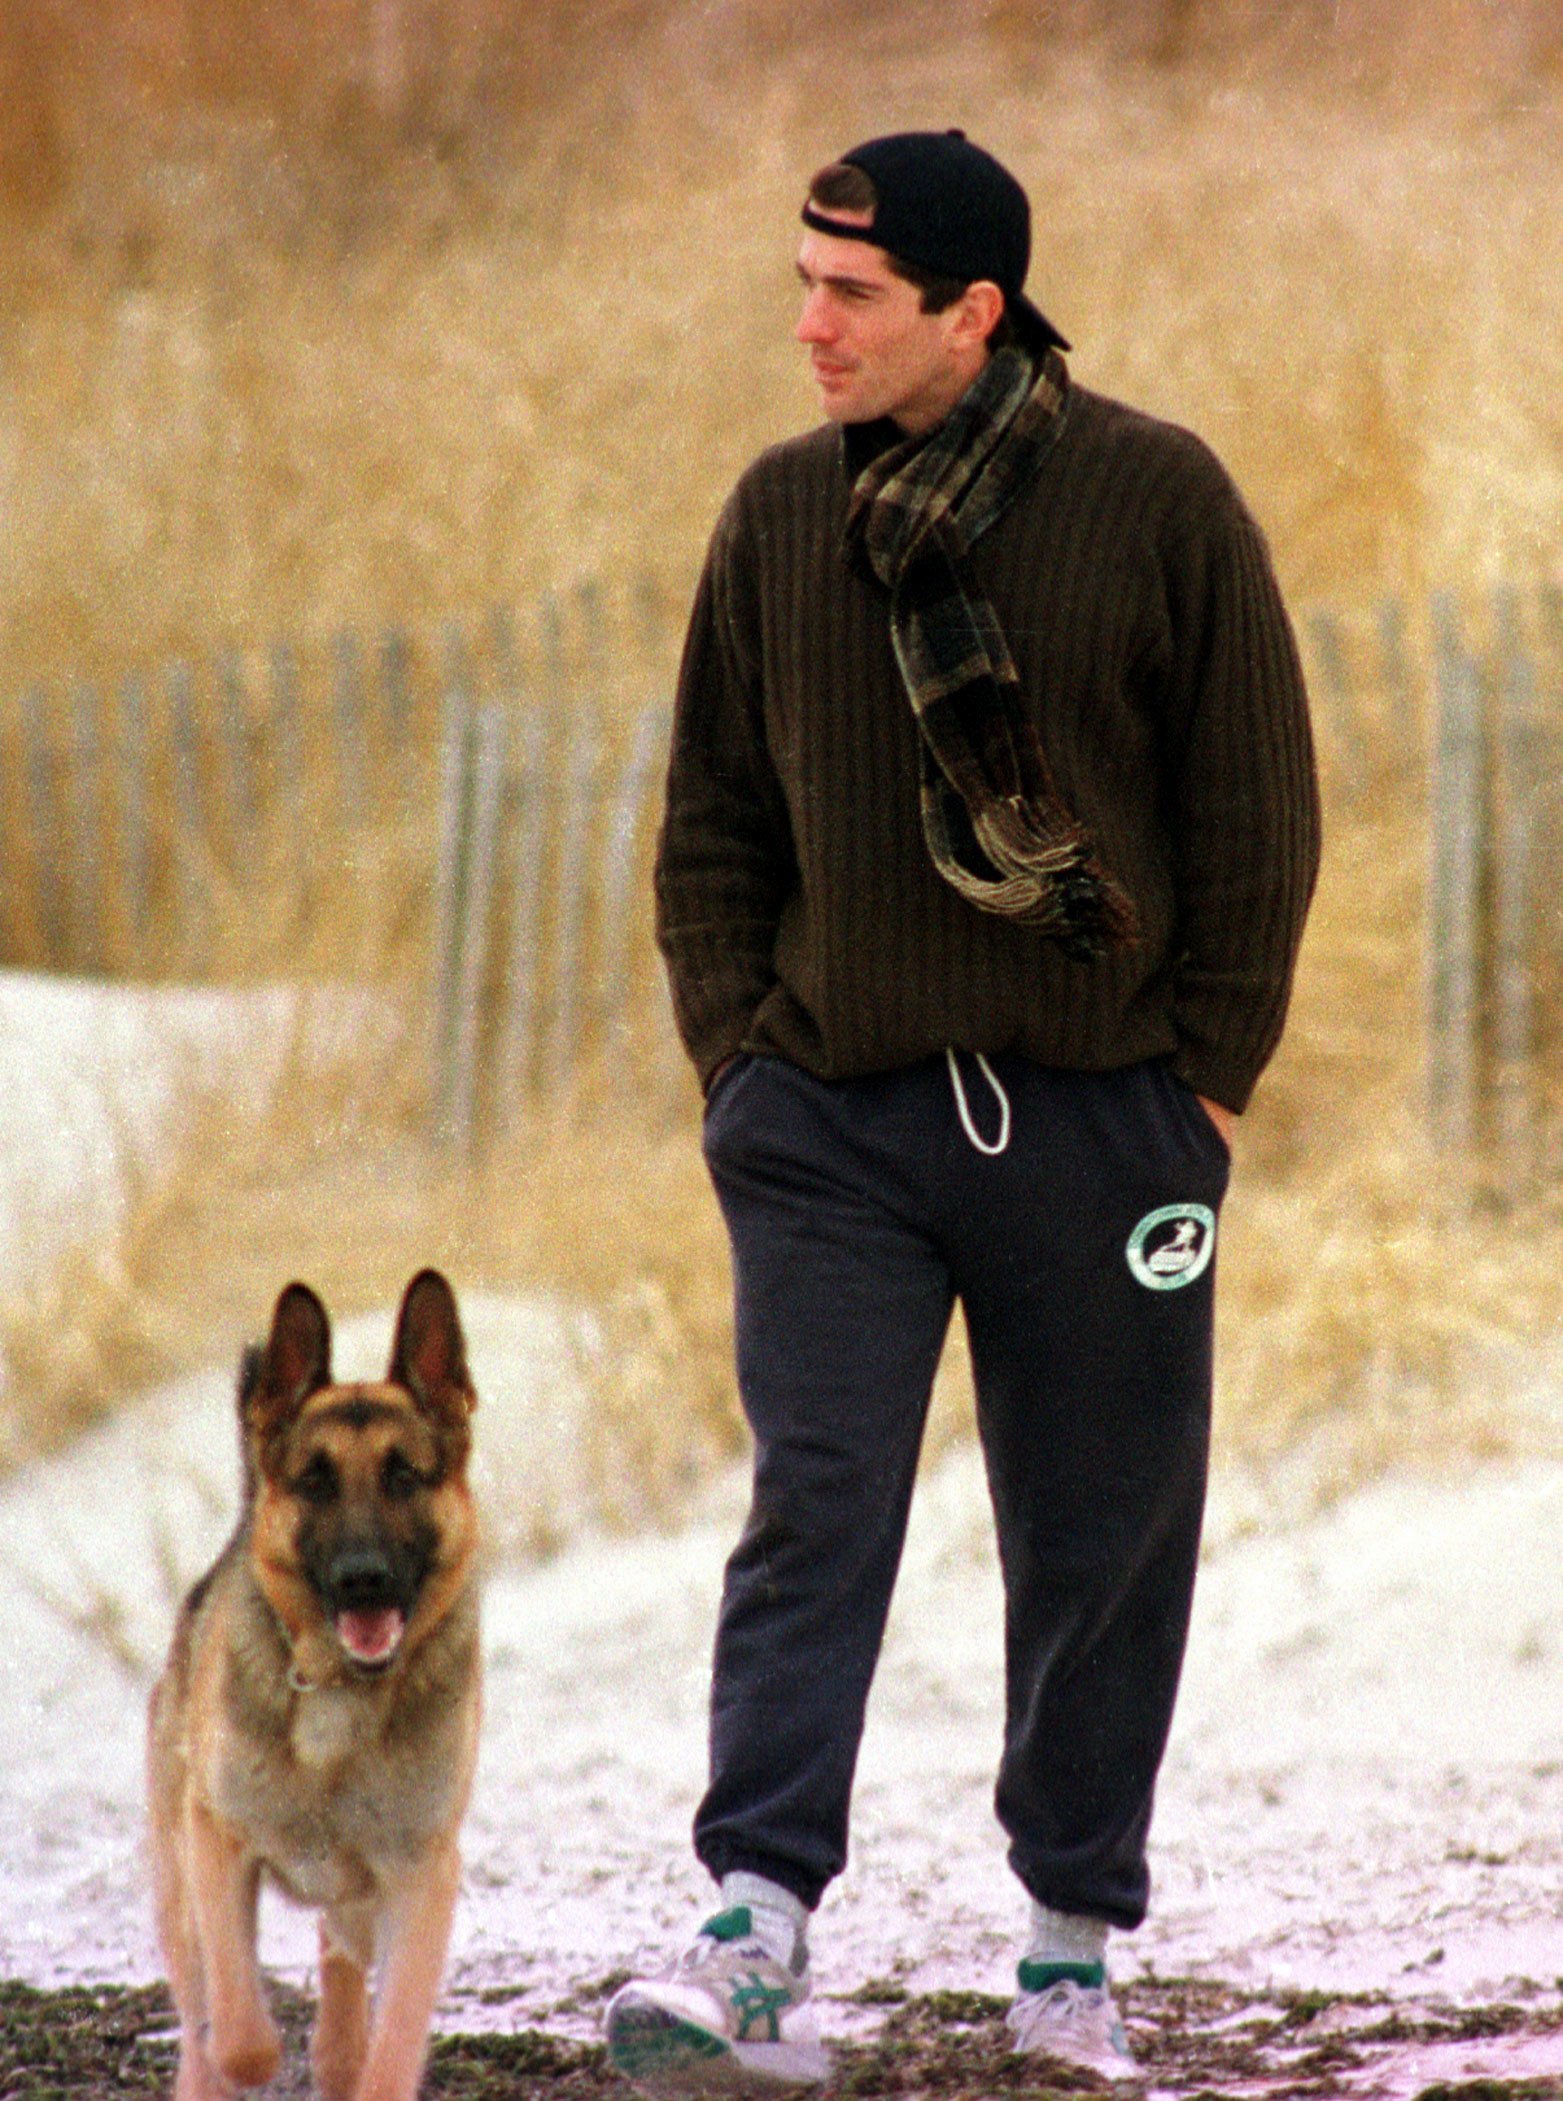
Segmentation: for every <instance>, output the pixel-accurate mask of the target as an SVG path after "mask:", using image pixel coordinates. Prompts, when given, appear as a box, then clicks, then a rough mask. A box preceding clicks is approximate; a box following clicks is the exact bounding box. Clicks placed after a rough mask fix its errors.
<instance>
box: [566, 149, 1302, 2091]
mask: <svg viewBox="0 0 1563 2101" xmlns="http://www.w3.org/2000/svg"><path fill="white" fill-rule="evenodd" d="M803 221H804V229H805V230H804V234H803V238H802V244H801V246H800V249H799V253H798V270H799V276H800V279H801V282H802V288H803V311H802V317H801V319H800V321H799V324H798V329H797V334H798V338H799V340H800V341H801V342H802V343H804V344H805V345H806V346H807V347H808V350H809V353H810V357H811V360H812V364H813V369H814V375H815V378H816V381H817V383H818V386H819V389H820V394H821V397H822V400H823V404H824V410H825V416H826V419H827V420H826V422H825V424H824V426H823V427H822V428H821V429H818V430H816V431H814V432H812V433H810V434H809V435H808V436H806V437H803V438H800V439H795V440H792V441H790V442H788V443H785V444H782V445H778V446H775V447H773V448H772V449H771V450H769V451H768V452H766V453H765V454H763V455H762V457H761V458H760V459H759V460H758V461H757V462H756V463H755V465H754V466H753V467H752V468H750V469H749V471H748V472H747V473H746V474H745V475H744V476H743V478H742V480H741V481H740V482H739V484H738V487H737V488H736V490H735V491H734V493H733V495H732V497H731V498H730V500H729V502H728V504H727V506H726V507H725V509H724V511H723V513H722V516H721V518H720V520H719V522H718V524H717V528H716V532H715V535H714V537H713V540H712V543H711V549H710V553H709V556H708V559H707V562H706V567H705V571H704V574H703V577H702V579H701V583H700V588H699V593H698V596H697V598H696V601H695V606H694V610H693V614H692V618H691V623H690V630H689V638H688V643H687V647H686V651H685V657H684V665H683V671H682V675H681V682H680V690H679V700H678V709H677V716H676V722H675V728H674V736H673V751H672V758H671V764H670V770H669V776H668V796H667V813H666V819H665V823H664V829H663V834H662V839H661V846H660V853H659V859H658V868H657V899H658V913H659V935H660V940H661V944H662V948H663V952H664V954H665V956H666V959H667V964H668V969H669V973H670V977H671V982H672V989H673V997H674V1003H675V1007H676V1011H677V1015H678V1020H679V1026H680V1029H681V1031H682V1034H683V1037H684V1041H685V1043H686V1045H687V1048H688V1050H689V1054H690V1056H691V1058H692V1059H693V1060H694V1062H695V1065H696V1067H697V1069H698V1071H699V1073H700V1076H701V1079H702V1081H703V1083H704V1084H705V1086H706V1089H707V1107H706V1115H705V1148H706V1156H707V1159H708V1162H709V1165H710V1169H711V1173H712V1175H713V1177H714V1180H715V1184H716V1189H717V1194H718V1197H719V1199H720V1201H721V1205H722V1209H723V1212H724V1215H725V1218H726V1222H727V1225H728V1229H729V1233H730V1237H731V1242H732V1251H733V1266H734V1275H735V1289H736V1316H737V1341H738V1371H739V1383H740V1388H741V1391H742V1396H743V1402H744V1407H745V1410H746V1412H747V1415H748V1418H749V1422H750V1425H751V1427H752V1430H753V1433H754V1440H755V1460H754V1495H753V1504H752V1508H751V1511H750V1515H749V1519H748V1522H747V1524H746V1526H745V1529H744V1532H743V1536H742V1538H741V1539H740V1541H739V1543H738V1546H737V1548H736V1550H735V1552H734V1554H733V1556H732V1558H731V1560H730V1562H729V1564H728V1568H727V1575H726V1583H725V1589H724V1594H723V1601H722V1609H721V1616H720V1623H719V1627H718V1632H717V1639H716V1655H715V1664H714V1676H713V1685H712V1702H711V1739H710V1756H711V1767H710V1784H709V1787H708V1789H707V1792H706V1795H705V1798H704V1800H703V1801H702V1803H701V1804H700V1808H699V1811H698V1814H697V1817H696V1820H695V1834H694V1836H695V1850H696V1852H697V1854H698V1856H699V1858H700V1860H701V1861H702V1862H703V1863H704V1865H705V1866H706V1867H707V1868H708V1869H709V1871H710V1872H711V1874H712V1875H713V1876H714V1877H715V1878H716V1879H717V1881H718V1882H719V1884H720V1889H721V1903H720V1909H719V1910H718V1911H717V1913H716V1915H715V1916H714V1917H713V1918H711V1919H710V1920H708V1921H707V1923H706V1924H705V1925H704V1926H703V1927H702V1928H701V1929H700V1931H699V1932H698V1933H697V1934H695V1936H694V1937H693V1941H692V1944H691V1946H690V1947H689V1948H688V1949H687V1950H686V1952H685V1953H684V1955H683V1956H682V1957H681V1958H680V1959H679V1960H678V1961H677V1962H676V1963H675V1964H674V1965H673V1966H672V1967H671V1968H670V1969H669V1970H668V1971H667V1972H666V1973H665V1974H664V1975H662V1976H660V1977H656V1978H638V1979H636V1980H635V1981H633V1982H632V1983H630V1984H628V1985H626V1986H625V1987H624V1988H623V1989H622V1990H621V1991H620V1992H619V1993H618V1994H617V1996H616V1997H615V1999H614V2000H613V2002H612V2004H611V2006H610V2008H609V2012H608V2019H607V2028H608V2037H609V2045H610V2050H611V2053H612V2055H613V2058H614V2060H615V2062H616V2063H617V2064H618V2065H619V2066H620V2068H621V2069H622V2070H624V2071H626V2072H627V2073H628V2074H629V2075H630V2076H631V2077H633V2078H638V2079H641V2080H642V2081H644V2082H646V2083H648V2084H658V2083H661V2084H664V2085H666V2086H668V2087H669V2088H671V2089H674V2090H678V2091H688V2090H691V2089H693V2088H695V2087H697V2086H700V2085H702V2084H706V2083H709V2084H712V2085H729V2086H730V2085H733V2084H739V2085H742V2084H746V2083H753V2084H754V2085H756V2086H759V2087H764V2086H766V2085H778V2086H779V2085H785V2084H788V2083H807V2082H810V2081H814V2080H818V2079H820V2078H822V2077H823V2076H824V2075H825V2072H826V2070H827V2060H826V2057H825V2054H824V2051H823V2048H822V2046H821V2044H820V2043H819V2041H818V2035H817V2029H816V2028H815V2026H814V2024H813V2008H812V2005H811V2003H810V1966H809V1955H808V1947H807V1928H808V1923H809V1916H810V1914H811V1912H812V1911H813V1909H814V1908H815V1906H816V1905H817V1904H818V1902H819V1899H820V1896H821V1894H822V1892H823V1891H824V1889H825V1888H826V1886H827V1885H828V1884H829V1882H830V1881H831V1879H832V1877H834V1876H835V1875H837V1874H838V1873H839V1872H840V1871H841V1868H842V1866H843V1864H844V1862H845V1858H846V1846H847V1824H848V1806H849V1796H850V1791H851V1784H852V1775H853V1769H854V1764H855V1760H856V1756H857V1749H858V1742H859V1737H860V1734H861V1730H862V1724H863V1716H864V1709H865V1703H866V1700H867V1696H868V1690H869V1684H870V1680H871V1678H872V1675H873V1670H874V1665H875V1662H876V1659H877V1655H878V1651H879V1645H880V1640H881V1636H882V1633H883V1629H884V1624H885V1617H886V1613H887V1610H888V1607H889V1602H890V1594H891V1589H892V1586H893V1583H894V1580H895V1574H896V1567H897V1562H898V1559H899V1555H900V1550H901V1544H902V1539H903V1535H904V1531H905V1525H906V1517H907V1510H908V1506H909V1501H910V1497H911V1493H912V1485H913V1480H914V1476H915V1471H916V1462H917V1452H918V1445H919V1440H920V1438H921V1434H922V1427H923V1420H924V1416H925V1412H926V1408H927V1404H928V1398H929V1392H930V1388H931V1384H932V1379H933V1374H934V1369H935V1365H936V1363H937V1360H938V1356H939V1352H940V1348H941V1346H942V1343H943V1340H944V1336H945V1331H946V1328H947V1326H948V1323H949V1319H950V1315H951V1310H952V1307H953V1304H954V1302H955V1300H956V1299H957V1298H958V1299H959V1300H960V1301H961V1303H962V1306H963V1308H964V1311H965V1317H966V1322H967V1328H968V1332H969V1336H970V1342H971V1354H972V1366H973V1372H974V1377H975V1384H976V1391H977V1411H978V1426H979V1430H980V1434H981V1438H982V1445H983V1451H984V1456H985V1460H986V1464H987V1470H988V1478H989V1483H990V1487H991V1491H992V1498H993V1507H994V1514H995V1519H996V1524H997V1533H998V1545H999V1556H1000V1562H1001V1566H1002V1570H1003V1576H1004V1585H1005V1597H1006V1678H1007V1703H1006V1728H1005V1741H1004V1749H1003V1756H1002V1761H1001V1765H1000V1771H999V1776H998V1787H997V1794H996V1806H997V1812H998V1816H999V1819H1000V1822H1001V1823H1002V1825H1003V1827H1004V1829H1005V1831H1006V1833H1007V1834H1008V1837H1009V1840H1010V1850H1009V1859H1010V1862H1011V1865H1012V1866H1013V1868H1014V1871H1015V1873H1016V1875H1017V1876H1018V1878H1019V1880H1020V1882H1021V1883H1022V1885H1023V1886H1024V1889H1025V1890H1026V1892H1027V1894H1028V1896H1029V1898H1030V1934H1029V1939H1028V1940H1027V1941H1026V1942H1025V1943H1024V1944H1023V1947H1024V1952H1023V1956H1022V1959H1021V1961H1020V1965H1019V1975H1018V1988H1017V1993H1016V1997H1015V2001H1014V2005H1013V2007H1012V2009H1011V2012H1010V2016H1009V2021H1010V2026H1011V2029H1012V2031H1013V2034H1014V2038H1015V2044H1016V2047H1017V2048H1018V2049H1021V2050H1026V2051H1035V2052H1037V2053H1040V2054H1050V2055H1053V2056H1057V2057H1062V2058H1065V2059H1068V2060H1071V2061H1073V2062H1075V2063H1079V2064H1084V2065H1088V2066H1091V2067H1093V2068H1094V2069H1096V2070H1097V2071H1100V2072H1105V2073H1107V2074H1108V2075H1109V2076H1115V2077H1116V2076H1132V2075H1133V2072H1134V2064H1133V2060H1132V2057H1131V2056H1130V2054H1129V2051H1128V2046H1127V2043H1126V2041H1125V2039H1124V2035H1123V2030H1122V2026H1121V2024H1120V2022H1119V2020H1118V2018H1117V2014H1116V2011H1115V2009H1114V2006H1113V2002H1112V1998H1111V1994H1110V1991H1109V1989H1108V1985H1107V1979H1106V1970H1105V1961H1104V1956H1105V1945H1106V1936H1107V1932H1108V1929H1109V1928H1110V1927H1119V1928H1132V1927H1134V1926H1137V1925H1138V1924H1139V1923H1140V1920H1141V1919H1142V1918H1143V1916H1144V1913H1145V1908H1146V1900H1147V1893H1148V1877H1147V1872H1146V1865H1145V1842H1146V1834H1147V1831H1148V1828H1149V1823H1150V1816H1151V1802H1152V1794H1153V1789H1154V1784H1155V1779H1156V1773H1157V1769H1158V1766H1159V1764H1160V1761H1161V1757H1162V1753H1163V1750H1164V1748H1165V1744H1166V1739H1167V1732H1168V1728H1169V1726H1170V1722H1171V1718H1172V1709H1173V1701H1174V1697H1175V1693H1176V1688H1177V1679H1178V1672H1179V1669H1180V1665H1181V1661H1182V1656H1183V1649H1184V1641H1185V1635H1186V1632H1187V1627H1188V1619H1189V1610H1190V1603H1191V1598H1192V1591H1193V1582H1194V1569H1195V1561H1196V1555H1197V1549H1198V1540H1199V1526H1200V1517H1201V1511H1202V1507H1203V1498H1204V1489H1205V1474H1206V1457H1207V1445H1208V1431H1209V1414H1210V1386H1211V1329H1212V1289H1213V1284H1214V1252H1215V1243H1216V1231H1217V1214H1218V1212H1219V1209H1220V1204H1221V1199H1222V1195H1223V1192H1224V1189H1225V1186H1226V1180H1227V1172H1228V1165H1229V1153H1228V1143H1229V1140H1230V1135H1231V1130H1232V1126H1233V1124H1234V1121H1235V1118H1236V1116H1237V1114H1238V1113H1239V1112H1240V1111H1241V1110H1242V1109H1243V1108H1244V1106H1245V1104H1246V1103H1247V1101H1248V1098H1249V1094H1250V1091H1251V1089H1252V1087H1253V1085H1254V1082H1255V1080H1256V1078H1257V1077H1258V1075H1259V1073H1260V1071H1261V1069H1262V1067H1263V1066H1264V1064H1265V1062H1266V1060H1267V1059H1268V1058H1269V1056H1270V1053H1271V1052H1272V1050H1273V1049H1274V1047H1275V1044H1276V1041H1277V1038H1278V1036H1279V1034H1280V1030H1281V1024H1282V1019H1283V1015H1284V1012H1285V1007H1286V1002H1287V997H1288V992H1289V988H1290V981H1291V974H1292V966H1293V961H1294V958H1295V955H1296V950H1297V944H1298V941H1299V939H1300V936H1301V932H1302V925H1303V918H1304V914H1305V912H1306V909H1307V905H1308V899H1309V896H1310V893H1311V889H1312V884H1313V878H1314V873H1315V868H1316V863H1317V854H1318V812H1317V796H1316V790H1315V785H1314V774H1313V763H1312V755H1311V747H1310V742H1309V736H1308V727H1307V719H1306V707H1305V701H1304V695H1303V690H1302V682H1301V677H1300V674H1299V670H1298V665H1297V657H1296V651H1295V648H1294V645H1293V642H1292V638H1291V634H1290V630H1289V628H1288V625H1287V621H1286V616H1285V613H1284V611H1283V609H1282V606H1281V602H1280V599H1279V595H1278V593H1277V590H1276V586H1275V582H1274V578H1273V575H1272V572H1271V567H1270V562H1269V558H1268V554H1267V552H1266V548H1265V545H1264V541H1263V539H1262V537H1261V535H1260V533H1259V530H1258V528H1257V527H1256V526H1255V524H1254V523H1253V521H1252V519H1251V518H1250V517H1249V515H1248V513H1247V512H1246V511H1245V510H1244V508H1243V505H1242V503H1241V501H1240V499H1239V498H1238V496H1237V494H1236V492H1235V491H1234V489H1233V487H1232V485H1231V483H1230V481H1229V479H1228V477H1227V476H1226V474H1225V472H1224V470H1223V469H1222V468H1221V466H1220V465H1219V464H1218V462H1217V461H1216V460H1215V459H1214V458H1213V457H1212V455H1211V454H1210V452H1209V451H1208V450H1207V449H1206V448H1205V447H1204V446H1203V445H1201V444H1200V443H1199V441H1198V440H1197V439H1195V438H1193V437H1191V436H1190V435H1189V434H1188V433H1186V432H1184V431H1181V430H1178V429H1175V428H1173V427H1171V426H1169V425H1166V424H1162V423H1158V422H1156V421H1154V420H1152V419H1151V418H1149V417H1146V416H1143V415H1140V414H1137V413H1136V412H1134V411H1132V410H1130V409H1128V408H1125V407H1123V406H1122V405H1120V404H1118V403H1115V402H1112V401H1108V400H1105V399H1103V398H1101V397H1100V396H1097V395H1093V394H1091V393H1088V392H1087V391H1086V390H1084V389H1082V388H1079V387H1076V386H1074V385H1073V384H1072V383H1071V381H1070V379H1069V376H1068V373H1067V370H1066V368H1065V365H1064V361H1063V358H1062V355H1061V352H1062V351H1063V350H1065V349H1067V347H1068V346H1067V344H1066V343H1065V342H1064V340H1063V338H1062V337H1061V336H1060V335H1059V334H1058V332H1057V330H1056V329H1054V328H1053V327H1052V325H1051V324H1050V323H1049V322H1048V321H1046V320H1045V319H1044V318H1043V316H1042V315H1041V314H1040V313H1039V312H1038V311H1037V309H1036V308H1035V307H1034V306H1033V305H1032V304H1031V303H1030V302H1029V301H1028V300H1027V299H1026V298H1025V296H1024V292H1023V285H1024V281H1025V276H1026V270H1027V266H1028V261H1029V251H1030V214H1029V208H1028V206H1027V202H1026V198H1025V194H1024V192H1023V191H1022V190H1021V188H1020V186H1019V184H1018V183H1017V182H1016V181H1015V180H1014V178H1013V177H1012V176H1011V175H1009V173H1008V172H1007V171H1006V170H1005V169H1004V168H1003V167H1002V166H1000V164H999V163H998V162H997V161H996V160H994V159H993V158H992V157H991V156H990V155H988V154H986V153H984V152H982V151H981V150H980V149H979V148H978V147H977V146H975V145H973V144H971V143H970V142H969V141H968V140H967V139H966V138H965V137H964V136H963V135H962V134H960V133H958V132H946V133H925V132H917V133H902V134H898V135H896V136H893V137H889V138H882V139H876V140H872V141H870V142H869V143H868V144H866V145H864V146H860V147H858V148H856V149H854V150H853V151H852V152H850V153H848V154H846V155H845V156H844V157H843V159H842V161H840V162H837V163H833V164H832V165H831V166H830V167H829V168H826V169H824V170H822V171H821V172H820V174H819V175H818V176H816V178H815V180H814V183H813V185H812V187H811V190H810V195H809V200H808V202H807V204H806V205H805V207H804V211H803Z"/></svg>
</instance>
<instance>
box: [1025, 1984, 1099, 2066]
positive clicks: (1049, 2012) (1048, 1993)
mask: <svg viewBox="0 0 1563 2101" xmlns="http://www.w3.org/2000/svg"><path fill="white" fill-rule="evenodd" d="M1004 2024H1005V2026H1006V2027H1007V2028H1008V2029H1009V2031H1010V2033H1011V2034H1012V2035H1013V2036H1014V2038H1015V2047H1016V2048H1017V2049H1019V2050H1031V2049H1035V2048H1037V2047H1038V2046H1039V2045H1040V2046H1041V2047H1043V2048H1045V2047H1046V2045H1047V2043H1048V2041H1049V2040H1050V2039H1051V2038H1055V2037H1056V2038H1057V2039H1058V2040H1059V2041H1060V2042H1062V2043H1068V2042H1074V2043H1076V2044H1077V2045H1083V2046H1085V2047H1086V2048H1088V2049H1092V2050H1097V2051H1100V2050H1102V2049H1107V2050H1110V2051H1111V2052H1113V2053H1114V2054H1115V2055H1118V2056H1121V2057H1123V2058H1124V2060H1125V2061H1126V2062H1128V2061H1130V2052H1129V2042H1128V2038H1127V2036H1126V2035H1125V2034H1124V2032H1123V2024H1122V2022H1121V2021H1120V2020H1119V2018H1118V2009H1117V2007H1116V2006H1115V2005H1114V2004H1113V1998H1112V1994H1111V1992H1109V1991H1108V1990H1107V1988H1106V1986H1105V1985H1097V1984H1076V1983H1075V1981H1074V1979H1073V1978H1072V1977H1061V1978H1059V1979H1058V1981H1057V1983H1055V1984H1050V1985H1048V1987H1047V1988H1046V1990H1045V1991H1040V1992H1022V1993H1021V1994H1020V1996H1019V1997H1018V1998H1017V1999H1016V2000H1015V2002H1014V2004H1013V2005H1012V2006H1011V2007H1010V2009H1009V2012H1008V2013H1007V2014H1006V2015H1005V2016H1004Z"/></svg>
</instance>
